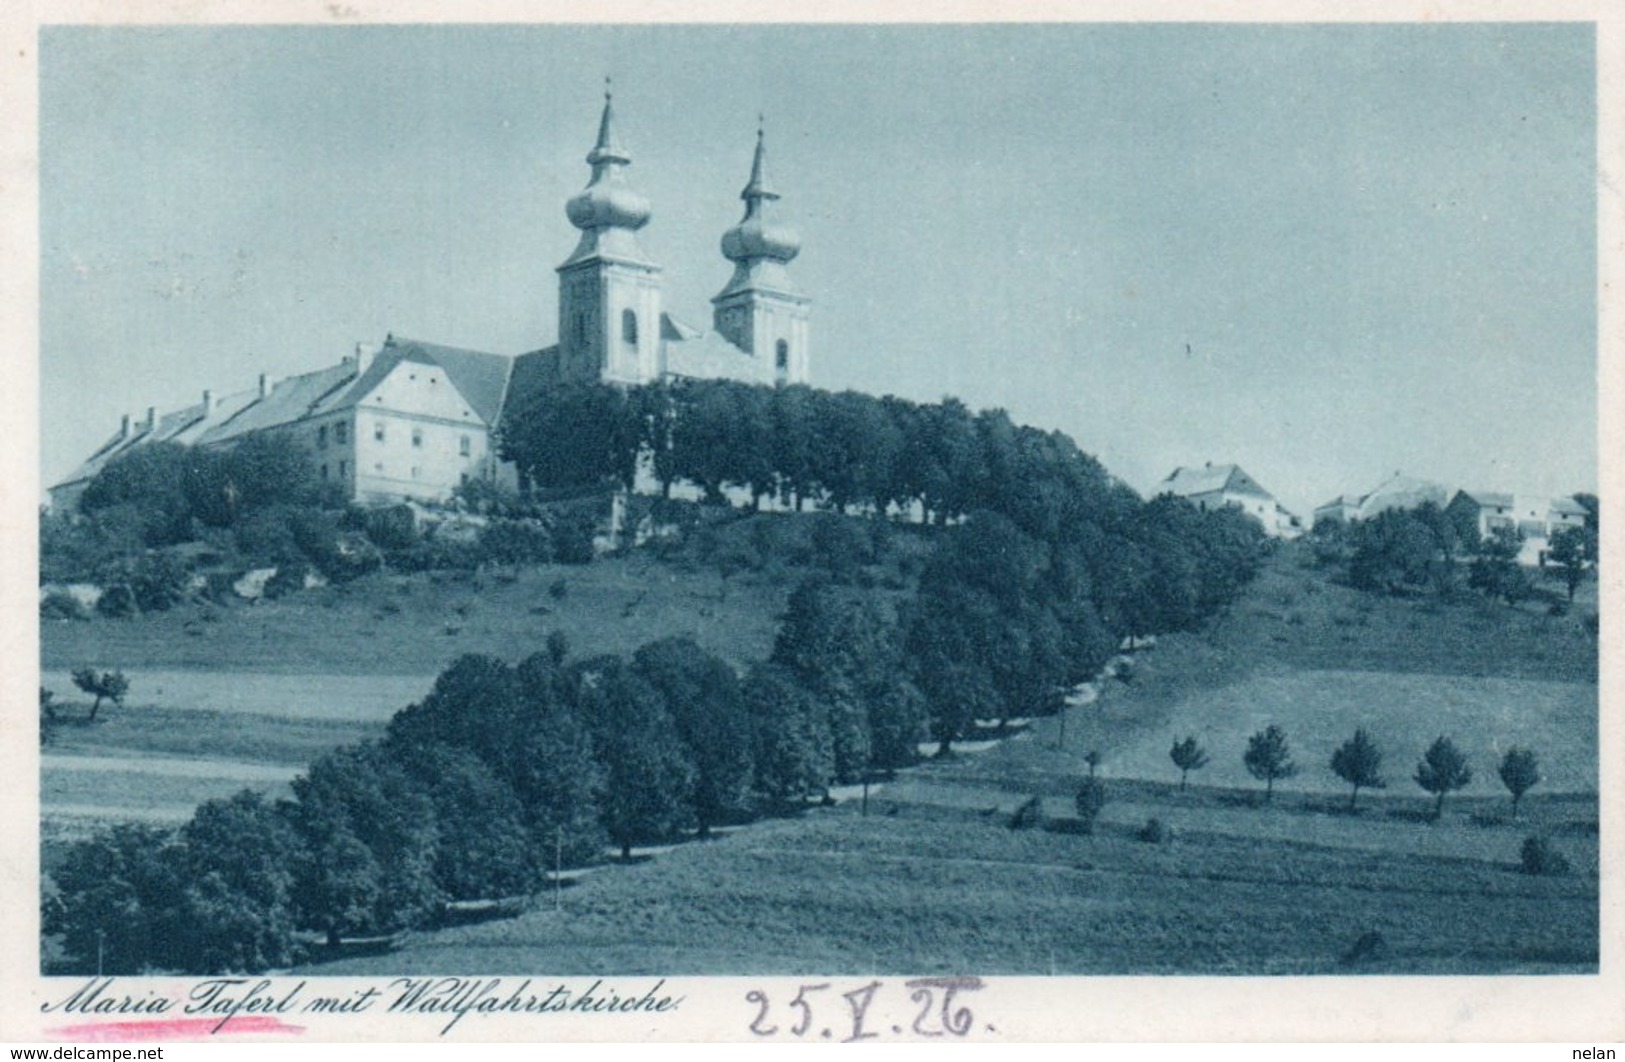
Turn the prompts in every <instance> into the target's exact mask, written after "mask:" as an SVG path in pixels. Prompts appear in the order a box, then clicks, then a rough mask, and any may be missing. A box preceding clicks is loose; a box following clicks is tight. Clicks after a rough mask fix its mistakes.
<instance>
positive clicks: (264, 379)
mask: <svg viewBox="0 0 1625 1062" xmlns="http://www.w3.org/2000/svg"><path fill="white" fill-rule="evenodd" d="M270 393H271V378H270V377H269V376H267V375H266V374H265V373H263V372H262V373H260V397H261V398H265V397H267V396H268V395H270Z"/></svg>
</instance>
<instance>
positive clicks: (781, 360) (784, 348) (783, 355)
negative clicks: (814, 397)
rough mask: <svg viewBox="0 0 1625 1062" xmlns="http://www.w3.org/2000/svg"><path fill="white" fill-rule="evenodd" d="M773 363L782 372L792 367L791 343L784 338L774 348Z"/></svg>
mask: <svg viewBox="0 0 1625 1062" xmlns="http://www.w3.org/2000/svg"><path fill="white" fill-rule="evenodd" d="M773 364H774V365H775V366H776V367H777V368H778V370H779V371H780V372H785V371H787V370H788V369H789V368H790V344H789V343H786V342H785V341H784V340H782V339H781V340H779V341H778V343H777V345H775V346H774V348H773Z"/></svg>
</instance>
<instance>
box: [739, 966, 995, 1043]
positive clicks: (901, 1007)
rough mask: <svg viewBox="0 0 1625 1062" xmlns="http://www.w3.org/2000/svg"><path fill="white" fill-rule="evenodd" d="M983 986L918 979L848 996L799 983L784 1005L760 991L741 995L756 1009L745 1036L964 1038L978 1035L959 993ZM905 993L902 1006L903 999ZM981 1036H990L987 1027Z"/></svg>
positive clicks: (969, 980) (972, 981) (974, 980)
mask: <svg viewBox="0 0 1625 1062" xmlns="http://www.w3.org/2000/svg"><path fill="white" fill-rule="evenodd" d="M981 987H982V981H981V978H978V977H919V978H915V979H913V980H910V981H904V982H903V985H902V989H901V990H899V989H898V988H897V987H896V986H895V985H887V984H886V983H885V982H883V981H870V982H868V983H867V984H861V985H858V986H857V987H855V988H852V989H850V990H847V991H841V990H840V986H837V985H834V984H831V983H829V982H827V981H826V982H822V983H819V984H804V985H801V986H799V987H798V989H797V991H796V994H795V996H794V997H793V998H791V999H790V1000H789V1001H788V1002H784V1001H775V1000H772V999H770V998H769V997H768V994H767V993H766V992H763V991H761V990H760V989H752V990H751V991H749V992H746V993H745V1002H747V1003H750V1004H752V1005H754V1006H755V1007H756V1015H755V1017H754V1018H753V1019H752V1020H751V1023H750V1031H751V1033H752V1034H753V1035H755V1036H759V1037H763V1038H787V1037H795V1038H798V1039H812V1040H839V1041H840V1042H842V1043H857V1042H858V1041H860V1040H878V1039H882V1038H885V1039H896V1038H905V1039H910V1040H912V1039H927V1040H935V1039H939V1038H942V1037H952V1038H957V1039H966V1038H968V1037H969V1036H971V1034H972V1033H973V1032H976V1031H978V1030H977V1027H976V1017H975V1016H974V1015H973V1014H972V1013H971V1010H970V1007H969V1006H967V1005H965V1001H964V998H963V996H964V994H966V993H969V992H975V991H976V990H978V989H980V988H981ZM904 993H906V994H907V1001H906V1003H905V1002H904V999H903V994H904ZM980 1031H983V1032H994V1031H995V1030H994V1028H993V1026H991V1025H984V1026H982V1028H981V1030H980Z"/></svg>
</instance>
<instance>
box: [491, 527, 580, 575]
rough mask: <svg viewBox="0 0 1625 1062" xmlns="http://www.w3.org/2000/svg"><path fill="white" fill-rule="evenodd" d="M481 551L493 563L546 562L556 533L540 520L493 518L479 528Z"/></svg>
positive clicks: (551, 555) (551, 550) (550, 558)
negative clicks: (551, 531) (549, 531)
mask: <svg viewBox="0 0 1625 1062" xmlns="http://www.w3.org/2000/svg"><path fill="white" fill-rule="evenodd" d="M588 545H589V547H590V546H591V542H590V541H589V543H588ZM479 551H480V555H481V557H482V558H483V559H484V560H485V561H486V562H488V563H492V564H546V563H547V562H548V561H550V560H552V559H553V536H552V535H551V534H549V533H548V530H547V527H546V525H544V524H543V523H542V522H541V521H540V520H506V519H501V518H493V519H492V520H491V522H490V523H488V524H486V526H485V527H484V528H482V529H481V531H480V537H479Z"/></svg>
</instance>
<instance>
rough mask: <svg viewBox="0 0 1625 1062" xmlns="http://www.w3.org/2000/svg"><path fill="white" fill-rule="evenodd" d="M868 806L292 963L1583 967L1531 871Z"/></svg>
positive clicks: (1311, 969) (1575, 888)
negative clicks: (386, 944)
mask: <svg viewBox="0 0 1625 1062" xmlns="http://www.w3.org/2000/svg"><path fill="white" fill-rule="evenodd" d="M1188 795H1189V794H1187V796H1188ZM875 808H876V810H877V812H878V813H877V814H873V815H871V816H869V817H867V818H861V817H859V816H858V815H857V813H856V808H855V806H853V805H850V804H848V805H843V806H841V807H838V808H835V809H832V810H828V811H816V812H811V813H809V814H807V815H806V816H804V817H802V818H799V819H792V820H779V821H774V822H767V823H762V824H758V825H756V826H752V827H749V828H746V829H743V830H740V831H738V832H737V833H736V834H734V835H733V836H731V837H728V838H726V839H724V840H720V841H716V842H712V843H702V842H696V843H692V844H689V845H685V846H682V847H679V848H677V849H675V850H673V851H670V852H667V853H664V854H662V855H660V856H659V857H658V858H656V859H654V860H652V861H649V862H647V863H643V864H641V865H632V866H611V867H606V868H604V869H603V870H601V871H599V872H597V873H595V874H592V875H589V876H588V877H587V878H586V879H584V881H583V882H582V883H581V884H579V885H577V886H576V887H574V888H571V889H566V890H564V892H563V893H562V895H561V897H560V901H561V902H560V904H559V907H558V908H557V909H555V908H554V907H553V904H552V901H551V900H550V899H548V898H547V897H545V896H544V897H541V898H539V899H538V900H537V903H536V907H535V909H534V910H532V911H531V912H530V913H527V914H525V915H522V916H520V917H518V918H515V919H509V920H503V921H497V922H491V923H486V924H483V925H475V926H464V927H459V928H456V929H448V930H442V931H439V932H434V933H425V934H417V935H415V936H413V937H412V938H411V939H409V940H408V941H407V942H406V943H405V945H404V946H403V947H402V948H401V949H400V950H399V951H398V952H396V953H394V954H389V955H382V956H371V957H365V958H352V959H344V960H339V961H335V962H331V963H319V964H315V965H313V966H311V967H309V968H307V969H306V970H303V971H301V972H306V973H321V974H346V975H357V974H359V975H366V974H382V973H401V972H408V971H411V972H417V971H434V972H436V973H440V972H445V973H472V972H475V971H479V972H486V973H493V972H503V973H518V972H524V973H537V972H544V971H545V972H548V973H558V974H582V975H596V974H603V973H611V972H613V973H615V974H618V975H630V974H645V973H647V974H653V973H661V974H685V973H686V974H698V973H717V972H727V973H730V974H793V973H813V972H817V973H826V974H829V973H855V974H868V973H905V972H906V973H910V974H924V973H944V974H946V973H963V972H966V971H976V972H979V973H1003V974H1051V973H1057V974H1069V973H1070V974H1129V973H1187V974H1189V973H1223V974H1243V973H1245V974H1316V973H1339V972H1346V971H1347V970H1348V969H1349V968H1348V967H1345V966H1343V965H1342V964H1341V963H1340V961H1339V960H1340V959H1341V957H1342V956H1343V955H1344V954H1345V953H1347V952H1348V950H1349V949H1350V948H1351V947H1352V946H1353V944H1354V943H1355V941H1357V940H1358V939H1359V938H1360V937H1361V936H1363V935H1365V934H1367V933H1372V932H1375V933H1380V934H1381V936H1382V939H1383V941H1384V944H1385V946H1386V950H1385V953H1384V956H1383V957H1382V958H1380V959H1377V960H1375V961H1373V962H1370V963H1367V964H1362V965H1360V966H1358V967H1354V969H1355V970H1356V972H1372V973H1389V972H1400V971H1403V972H1412V973H1429V972H1453V973H1468V972H1471V973H1507V972H1521V973H1538V972H1543V971H1552V970H1563V971H1565V972H1573V971H1577V970H1579V969H1584V968H1588V967H1594V964H1595V962H1596V920H1597V892H1596V879H1595V877H1594V876H1591V875H1587V874H1580V875H1575V876H1569V877H1563V878H1556V877H1553V878H1531V877H1529V876H1527V875H1524V874H1520V873H1518V872H1516V871H1515V870H1514V869H1513V868H1512V866H1511V864H1510V862H1509V860H1508V859H1500V860H1476V859H1467V858H1461V857H1459V856H1451V855H1404V854H1399V853H1397V852H1394V851H1384V852H1381V853H1376V852H1372V851H1370V850H1367V849H1360V848H1347V847H1332V846H1322V845H1316V844H1313V843H1307V842H1302V841H1272V842H1270V843H1267V844H1262V843H1260V841H1259V840H1258V839H1257V838H1255V837H1237V836H1232V835H1227V834H1223V833H1208V832H1203V831H1202V830H1201V828H1200V827H1197V826H1193V827H1188V828H1186V829H1185V830H1182V831H1180V832H1178V833H1177V834H1176V836H1175V838H1174V839H1173V840H1172V841H1171V842H1169V843H1166V844H1162V845H1152V844H1147V843H1144V842H1142V841H1139V840H1137V839H1136V838H1135V837H1134V835H1133V833H1132V832H1131V831H1130V830H1128V829H1127V828H1125V827H1123V826H1121V825H1119V824H1117V823H1115V822H1107V823H1105V824H1104V825H1102V826H1101V827H1100V830H1099V832H1098V833H1097V835H1096V836H1093V837H1083V836H1069V835H1064V834H1056V833H1049V832H1045V831H1038V830H1034V831H1012V830H1010V829H1009V828H1008V827H1007V826H1006V825H1005V820H1004V819H1003V817H1001V816H996V815H987V814H982V813H978V812H972V811H964V810H958V809H951V808H941V807H936V806H931V805H921V804H912V803H897V804H892V803H889V802H888V801H886V800H885V798H881V799H880V800H878V801H876V803H875ZM881 808H886V809H888V810H890V809H892V808H895V814H887V813H885V812H884V811H881V810H880V809H881ZM1277 813H1278V814H1280V815H1282V816H1292V815H1294V814H1297V813H1294V812H1291V811H1288V810H1285V809H1278V810H1277V812H1274V813H1272V814H1277ZM1307 817H1317V816H1314V815H1309V816H1307ZM1380 828H1382V829H1386V830H1389V831H1392V832H1393V833H1395V834H1396V835H1397V834H1402V833H1403V834H1411V833H1415V832H1417V831H1426V830H1427V829H1428V828H1429V827H1427V826H1425V825H1419V824H1416V823H1412V822H1397V821H1395V822H1390V823H1385V824H1380ZM1586 843H1590V844H1592V845H1593V846H1594V839H1592V840H1591V841H1590V842H1586V841H1584V840H1583V839H1578V838H1577V839H1576V840H1575V841H1574V842H1572V843H1570V844H1569V846H1568V847H1569V848H1571V849H1574V848H1578V847H1581V846H1583V845H1584V844H1586ZM1515 847H1516V846H1515V845H1514V848H1515Z"/></svg>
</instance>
